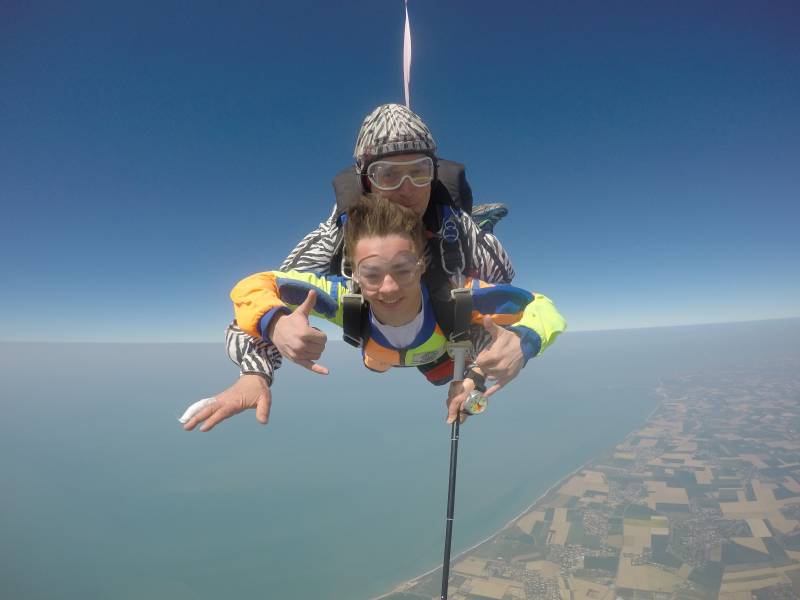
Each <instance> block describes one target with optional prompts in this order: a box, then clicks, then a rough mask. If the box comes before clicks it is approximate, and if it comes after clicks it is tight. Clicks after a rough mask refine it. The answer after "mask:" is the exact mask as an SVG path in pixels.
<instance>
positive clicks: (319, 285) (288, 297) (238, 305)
mask: <svg viewBox="0 0 800 600" xmlns="http://www.w3.org/2000/svg"><path fill="white" fill-rule="evenodd" d="M344 283H345V280H344V278H342V277H339V276H335V275H327V276H321V275H317V274H315V273H303V272H300V271H287V272H282V271H266V272H263V273H256V274H254V275H250V276H249V277H246V278H244V279H242V280H241V281H240V282H239V283H237V284H236V285H235V286H234V288H233V289H232V290H231V300H232V301H233V305H234V313H235V316H236V322H237V323H238V325H239V327H241V328H242V330H243V331H244V332H245V333H247V334H248V335H250V336H252V337H255V338H260V339H266V338H267V337H268V331H269V325H270V322H271V321H272V319H274V318H275V317H276V316H277V315H279V314H281V313H289V312H291V310H292V309H294V308H295V307H297V306H299V305H300V304H302V303H303V302H304V301H305V299H306V298H307V296H308V293H309V292H310V291H314V292H316V295H317V297H316V301H315V303H314V307H313V310H312V313H311V314H313V315H315V316H317V317H320V318H323V319H325V320H327V321H330V322H331V323H334V324H336V325H340V326H341V324H342V307H341V299H342V297H343V296H344V294H345V293H346V291H347V290H346V287H345V285H344Z"/></svg>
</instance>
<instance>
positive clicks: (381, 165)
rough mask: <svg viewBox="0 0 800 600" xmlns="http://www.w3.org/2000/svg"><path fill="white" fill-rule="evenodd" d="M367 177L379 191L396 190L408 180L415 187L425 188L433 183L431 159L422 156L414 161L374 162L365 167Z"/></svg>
mask: <svg viewBox="0 0 800 600" xmlns="http://www.w3.org/2000/svg"><path fill="white" fill-rule="evenodd" d="M367 177H368V178H369V180H370V181H371V182H372V185H374V186H375V187H376V188H378V189H379V190H382V191H384V192H390V191H392V190H396V189H397V188H399V187H400V186H401V185H403V181H404V180H406V179H408V180H409V181H410V182H411V184H412V185H415V186H416V187H425V186H426V185H428V184H429V183H430V182H431V181H433V159H432V158H431V157H430V156H423V157H422V158H416V159H414V160H403V161H392V160H376V161H375V162H374V163H371V164H370V165H369V166H368V167H367Z"/></svg>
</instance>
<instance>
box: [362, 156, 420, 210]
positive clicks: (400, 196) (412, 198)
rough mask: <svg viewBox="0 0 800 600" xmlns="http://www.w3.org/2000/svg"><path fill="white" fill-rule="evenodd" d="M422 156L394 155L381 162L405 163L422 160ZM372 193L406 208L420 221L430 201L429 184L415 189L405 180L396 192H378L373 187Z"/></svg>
mask: <svg viewBox="0 0 800 600" xmlns="http://www.w3.org/2000/svg"><path fill="white" fill-rule="evenodd" d="M424 156H425V155H424V154H396V155H395V156H391V157H389V158H385V159H382V160H386V161H389V162H406V161H411V160H416V159H418V158H423V157H424ZM373 192H375V194H377V195H378V196H379V197H381V198H385V199H386V200H388V201H389V202H394V203H395V204H399V205H400V206H404V207H406V208H408V209H409V210H411V212H413V213H414V214H415V215H417V216H418V217H419V218H420V219H421V218H422V215H424V214H425V211H426V210H427V208H428V201H429V200H430V199H431V184H430V183H429V184H427V185H425V186H422V187H417V186H415V185H414V184H413V183H411V181H409V180H408V179H406V180H404V181H403V185H401V186H400V187H399V188H397V189H396V190H390V191H386V190H379V189H377V188H375V186H373Z"/></svg>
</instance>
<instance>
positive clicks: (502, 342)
mask: <svg viewBox="0 0 800 600" xmlns="http://www.w3.org/2000/svg"><path fill="white" fill-rule="evenodd" d="M483 327H484V329H486V331H488V332H489V335H491V336H492V341H491V343H490V344H489V345H488V346H487V347H486V348H484V349H483V351H482V352H481V353H480V354H478V356H477V358H476V359H475V363H476V364H477V365H478V366H479V367H480V368H481V371H483V372H484V374H485V375H486V377H489V378H492V379H495V380H497V383H495V384H494V385H493V386H492V387H490V388H489V389H488V390H486V393H485V394H484V396H485V397H487V398H488V397H489V396H491V395H492V394H494V393H495V392H497V391H498V390H500V389H501V388H502V387H504V386H505V385H506V384H508V382H510V381H511V380H512V379H514V377H516V376H517V375H518V374H519V372H520V370H521V369H522V367H523V366H524V365H525V355H524V354H523V353H522V343H521V342H520V339H519V337H518V336H517V335H516V334H515V333H514V332H513V331H509V330H508V329H504V328H502V327H500V326H499V325H497V324H495V322H494V321H492V319H491V317H484V318H483Z"/></svg>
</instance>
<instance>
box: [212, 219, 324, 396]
mask: <svg viewBox="0 0 800 600" xmlns="http://www.w3.org/2000/svg"><path fill="white" fill-rule="evenodd" d="M337 240H338V238H337V228H336V207H335V206H334V208H333V212H332V214H331V216H330V217H329V218H328V219H327V220H326V221H323V222H322V223H320V224H319V225H318V226H317V228H316V229H314V230H313V231H311V232H310V233H308V234H307V235H305V236H304V237H303V239H302V240H300V242H299V243H298V244H297V245H296V246H295V248H294V249H293V250H292V251H291V252H290V253H289V256H287V257H286V258H285V259H284V261H283V263H282V264H281V268H280V270H281V271H288V270H290V269H297V270H300V271H314V272H315V273H323V274H325V273H328V272H329V268H330V263H331V260H332V259H333V255H334V252H335V249H336V243H337ZM225 346H226V350H227V352H228V357H229V358H230V359H231V360H232V361H233V362H234V363H236V364H237V365H239V368H240V370H241V373H242V375H248V374H258V375H261V376H263V377H265V378H266V379H267V382H268V383H270V384H271V383H272V380H273V379H274V377H275V371H276V370H277V369H279V368H280V366H281V358H282V356H281V353H280V351H279V350H278V348H277V347H276V346H275V345H274V344H272V343H271V342H269V341H266V340H263V339H261V338H256V337H252V336H249V335H247V333H245V332H244V331H243V330H242V329H241V327H239V326H238V324H237V323H236V321H233V322H232V323H231V324H230V325H229V326H228V328H227V330H226V332H225Z"/></svg>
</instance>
